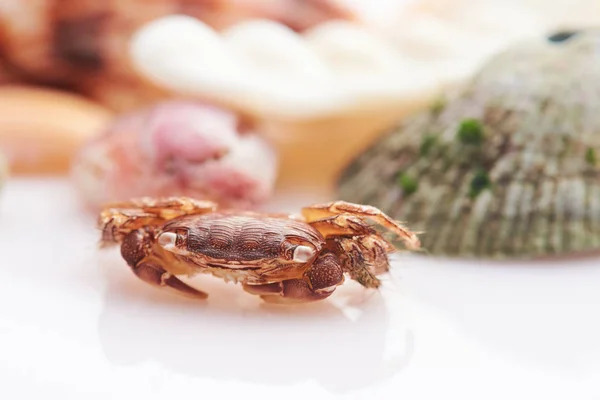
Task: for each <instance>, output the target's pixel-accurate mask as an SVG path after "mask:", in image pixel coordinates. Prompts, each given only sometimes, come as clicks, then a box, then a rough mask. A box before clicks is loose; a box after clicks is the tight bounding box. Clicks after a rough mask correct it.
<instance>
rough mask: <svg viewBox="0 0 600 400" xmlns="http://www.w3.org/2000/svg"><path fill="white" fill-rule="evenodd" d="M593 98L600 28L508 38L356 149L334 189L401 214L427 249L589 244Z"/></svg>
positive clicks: (478, 253) (597, 206)
mask: <svg viewBox="0 0 600 400" xmlns="http://www.w3.org/2000/svg"><path fill="white" fill-rule="evenodd" d="M599 105H600V31H594V30H588V31H581V32H568V33H563V34H557V35H551V36H549V37H548V38H545V39H543V40H539V41H537V42H528V43H521V44H516V45H514V46H513V47H511V48H508V49H506V50H505V51H504V52H502V53H500V54H497V55H496V56H495V57H492V59H490V60H489V61H488V63H487V64H486V65H484V66H483V67H482V68H481V69H480V70H479V71H478V73H476V74H475V75H474V76H473V77H472V79H471V80H470V81H468V82H467V83H466V84H465V85H463V86H462V87H460V88H458V89H457V90H456V91H454V92H452V93H446V94H445V96H444V97H443V98H442V99H440V100H439V101H437V102H435V103H434V104H432V105H431V107H430V108H429V109H427V110H423V111H422V112H420V113H418V114H416V115H413V116H411V117H410V118H409V119H407V120H405V121H403V122H402V123H401V125H400V126H399V127H397V128H396V129H394V130H393V131H391V132H389V133H387V134H385V135H383V136H382V137H381V138H380V139H379V140H378V141H377V142H376V143H374V144H373V145H372V146H371V147H370V148H369V149H367V150H366V151H365V152H364V153H363V154H361V155H359V156H358V157H357V158H356V159H354V160H353V161H352V163H350V165H348V166H347V168H346V169H345V171H343V173H342V175H341V176H340V178H339V180H338V197H339V198H341V199H342V200H346V201H352V202H359V203H363V204H371V205H372V206H375V207H377V208H379V209H381V210H382V211H383V212H385V213H387V214H388V215H390V216H391V217H392V218H394V219H398V220H401V221H407V222H409V223H410V225H411V228H413V229H414V230H416V231H422V232H423V234H422V236H421V242H422V245H423V248H424V250H425V251H426V252H428V253H429V254H433V255H445V256H459V257H485V258H537V257H541V256H549V255H559V254H561V255H565V254H574V253H578V254H579V253H589V252H595V251H597V250H598V249H600V117H599V116H598V111H597V110H598V106H599Z"/></svg>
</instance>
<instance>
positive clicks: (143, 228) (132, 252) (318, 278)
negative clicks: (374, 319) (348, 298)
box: [99, 197, 420, 303]
mask: <svg viewBox="0 0 600 400" xmlns="http://www.w3.org/2000/svg"><path fill="white" fill-rule="evenodd" d="M99 225H100V229H101V230H102V238H101V242H100V245H101V247H106V246H110V245H117V244H120V246H121V255H122V257H123V258H124V259H125V261H126V262H127V264H128V265H129V267H131V269H132V270H133V272H134V274H135V275H136V276H137V277H138V278H140V279H141V280H143V281H145V282H147V283H149V284H151V285H155V286H158V287H166V288H171V289H175V290H176V291H178V292H180V293H183V294H185V295H188V296H192V297H196V298H206V297H208V294H207V293H205V292H202V291H200V290H198V289H195V288H193V287H191V286H189V285H187V284H186V283H184V282H183V281H181V280H180V279H178V278H177V276H188V277H191V276H193V275H196V274H198V273H209V274H212V275H214V276H216V277H219V278H222V279H224V280H225V281H233V282H236V283H241V284H242V285H243V288H244V289H245V290H246V291H247V292H249V293H252V294H255V295H259V296H260V297H261V298H262V299H263V300H265V301H267V302H277V303H282V302H308V301H315V300H322V299H325V298H327V297H329V296H330V295H331V294H332V293H333V291H334V290H335V289H336V287H337V286H339V285H341V284H342V283H344V275H345V274H348V275H349V276H350V278H351V279H354V280H356V281H357V282H359V283H360V284H361V285H363V286H364V287H367V288H377V287H379V285H380V280H379V279H378V278H377V275H379V274H382V273H385V272H387V271H388V270H389V259H388V254H389V253H391V252H393V251H395V250H396V248H395V247H394V246H393V245H392V242H391V241H388V240H387V239H385V238H384V236H383V235H382V234H380V233H379V232H378V231H377V230H376V229H375V227H374V226H375V225H380V226H382V227H383V228H385V229H386V230H387V232H389V233H392V234H394V235H396V236H397V237H398V238H399V239H400V240H401V241H403V242H404V243H405V244H406V247H407V248H408V249H411V250H417V249H419V247H420V242H419V239H418V238H417V235H416V234H415V233H413V232H411V231H409V230H408V229H406V228H405V227H403V226H402V225H401V224H400V223H399V222H397V221H394V220H392V219H391V218H389V217H388V216H387V215H385V214H383V213H382V212H381V211H379V210H378V209H376V208H374V207H370V206H365V205H359V204H352V203H347V202H342V201H336V202H331V203H326V204H318V205H313V206H310V207H305V208H303V209H302V215H301V216H293V215H286V214H261V213H257V212H248V211H242V212H239V211H234V210H220V209H219V208H218V206H217V204H216V203H213V202H210V201H198V200H194V199H191V198H188V197H176V198H158V199H151V198H140V199H134V200H131V201H128V202H120V203H113V204H108V205H107V206H105V208H104V209H103V210H102V211H101V213H100V217H99Z"/></svg>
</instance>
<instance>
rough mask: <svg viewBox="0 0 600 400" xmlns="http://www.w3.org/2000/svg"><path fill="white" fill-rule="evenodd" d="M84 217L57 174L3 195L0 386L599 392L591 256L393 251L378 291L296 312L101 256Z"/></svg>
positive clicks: (50, 391) (597, 294)
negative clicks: (164, 280) (499, 257)
mask: <svg viewBox="0 0 600 400" xmlns="http://www.w3.org/2000/svg"><path fill="white" fill-rule="evenodd" d="M319 196H320V195H319ZM319 196H317V194H315V195H314V199H315V200H316V201H321V200H323V198H320V199H317V197H319ZM308 197H312V196H310V195H309V196H307V198H308ZM276 200H277V201H275V202H274V203H273V207H275V208H277V209H278V210H284V209H290V210H291V209H293V208H295V207H296V206H300V205H302V204H304V202H305V201H306V199H304V200H303V199H301V198H300V197H299V196H296V195H292V196H291V198H288V199H286V198H285V197H283V196H282V197H280V198H279V199H276ZM279 200H281V201H279ZM291 200H294V202H293V203H292V202H291ZM311 201H312V200H311ZM93 220H94V218H92V217H91V216H85V215H83V214H81V213H79V211H78V209H77V203H76V201H75V199H74V197H73V196H72V193H71V192H70V191H69V189H68V186H67V185H66V183H65V182H60V181H58V182H53V181H48V182H44V181H26V180H23V181H18V180H15V181H11V182H10V183H9V184H8V185H7V186H6V188H5V191H4V192H3V193H2V195H1V196H0V246H1V247H0V249H1V250H2V251H1V253H0V270H1V271H2V279H0V399H11V400H12V399H19V400H20V399H30V398H31V399H33V398H35V399H38V398H47V397H48V396H52V395H57V396H61V398H62V399H71V398H73V399H121V398H123V399H131V398H143V399H145V400H148V399H165V398H189V397H202V398H211V399H212V398H229V397H231V398H244V399H261V400H264V399H278V400H281V399H302V400H306V399H322V398H333V397H335V398H351V399H354V398H360V399H362V398H368V399H396V398H402V399H410V400H412V399H434V400H438V399H446V398H461V399H478V400H479V399H486V400H490V399H502V400H506V399H527V400H530V399H538V398H543V399H545V400H548V399H561V400H562V399H577V400H579V399H586V400H587V399H590V400H591V399H596V400H597V399H598V398H600V387H599V386H598V378H599V377H600V340H599V339H598V338H599V337H600V317H598V315H599V314H598V310H599V309H600V290H598V285H599V283H598V282H600V258H587V259H583V258H582V259H578V260H570V261H553V262H546V263H544V264H529V265H528V264H524V263H515V264H513V265H506V264H500V263H497V264H490V263H484V262H483V261H482V262H469V263H467V262H459V261H446V260H440V259H432V258H422V257H403V258H402V259H399V260H398V261H397V262H395V263H394V269H393V274H392V275H391V276H390V277H387V278H386V281H385V287H384V289H383V290H381V292H379V293H374V292H368V291H364V290H362V289H361V288H360V287H358V286H357V285H352V284H349V285H344V286H343V287H341V288H340V289H339V290H338V291H336V293H335V294H334V295H333V296H332V297H331V298H330V300H328V301H325V302H322V303H318V304H312V305H306V306H299V307H281V306H268V305H266V304H264V303H261V302H260V301H259V299H257V298H255V297H253V296H250V295H248V294H246V293H244V292H243V291H242V290H241V289H240V288H239V287H238V286H235V285H233V284H225V283H222V282H220V281H217V280H214V279H212V278H209V277H206V278H202V279H200V280H198V282H197V284H198V286H199V287H201V288H202V289H204V290H206V291H207V292H209V294H210V297H209V299H208V301H206V302H201V301H200V302H197V301H191V300H187V299H182V298H179V297H175V296H173V295H171V294H169V293H162V292H160V291H159V290H156V289H154V288H151V287H147V286H146V285H145V284H143V283H142V282H138V280H137V279H135V278H134V277H133V276H132V274H131V273H130V272H129V270H128V269H127V267H126V266H125V264H124V262H123V261H122V260H121V259H120V258H119V257H118V253H117V251H116V250H115V251H112V250H111V251H107V252H98V251H97V250H96V242H97V239H98V237H97V232H95V230H94V229H93V222H94V221H93ZM15 393H19V395H15Z"/></svg>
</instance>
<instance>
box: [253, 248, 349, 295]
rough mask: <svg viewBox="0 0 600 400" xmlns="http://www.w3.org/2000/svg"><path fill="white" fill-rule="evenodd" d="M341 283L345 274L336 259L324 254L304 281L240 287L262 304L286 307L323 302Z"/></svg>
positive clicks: (288, 280) (291, 280) (307, 273)
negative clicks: (290, 304)
mask: <svg viewBox="0 0 600 400" xmlns="http://www.w3.org/2000/svg"><path fill="white" fill-rule="evenodd" d="M342 283H344V272H343V270H342V267H341V265H340V261H339V259H338V258H337V257H336V256H335V255H333V254H332V253H325V254H323V255H321V256H320V257H319V258H317V259H316V260H315V262H314V263H313V265H312V267H311V268H310V269H309V270H308V271H306V273H305V275H304V279H287V280H284V281H281V282H275V283H269V284H263V285H249V284H244V285H243V287H244V290H245V291H246V292H248V293H251V294H255V295H259V296H260V297H261V298H262V299H263V300H264V301H265V302H268V303H276V304H287V303H307V302H312V301H317V300H323V299H325V298H327V297H329V296H331V294H332V293H333V292H334V291H335V289H336V287H337V286H339V285H341V284H342Z"/></svg>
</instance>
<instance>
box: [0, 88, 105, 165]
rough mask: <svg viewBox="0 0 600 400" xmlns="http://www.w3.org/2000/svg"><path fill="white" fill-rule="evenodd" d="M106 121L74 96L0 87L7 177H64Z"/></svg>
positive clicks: (0, 142)
mask: <svg viewBox="0 0 600 400" xmlns="http://www.w3.org/2000/svg"><path fill="white" fill-rule="evenodd" d="M112 118H113V113H112V112H111V111H109V110H108V109H106V108H105V107H103V106H101V105H99V104H97V103H95V102H92V101H90V100H89V99H87V98H85V97H83V96H80V95H77V94H73V93H67V92H63V91H58V90H55V89H46V88H40V87H33V86H24V85H6V86H0V151H1V152H2V153H3V155H4V156H5V157H6V158H7V162H8V163H9V166H10V171H11V175H15V176H16V175H21V174H44V175H64V174H65V173H67V172H68V171H69V169H70V165H71V162H72V159H73V156H74V155H75V153H76V152H77V151H78V150H79V148H80V147H81V145H82V144H83V143H85V142H86V141H87V140H89V138H91V137H93V136H94V135H96V134H97V133H98V132H99V131H100V130H101V129H104V127H105V126H107V124H108V123H109V122H110V121H111V120H112Z"/></svg>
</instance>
